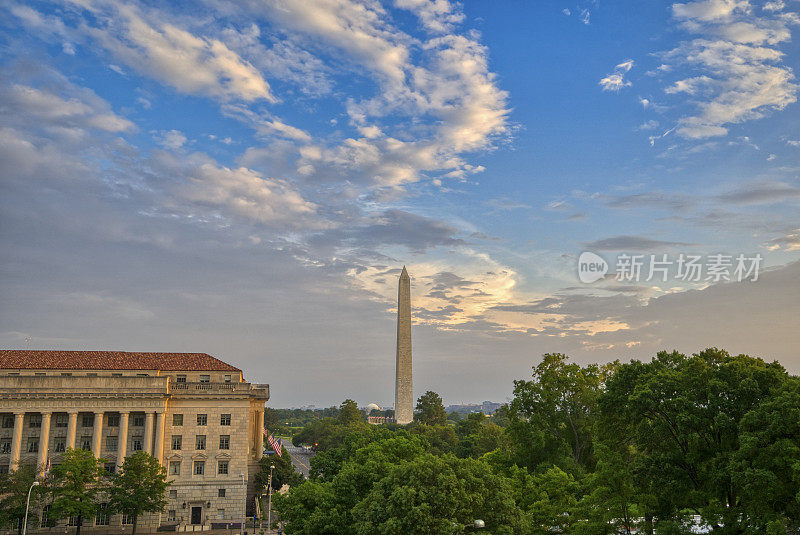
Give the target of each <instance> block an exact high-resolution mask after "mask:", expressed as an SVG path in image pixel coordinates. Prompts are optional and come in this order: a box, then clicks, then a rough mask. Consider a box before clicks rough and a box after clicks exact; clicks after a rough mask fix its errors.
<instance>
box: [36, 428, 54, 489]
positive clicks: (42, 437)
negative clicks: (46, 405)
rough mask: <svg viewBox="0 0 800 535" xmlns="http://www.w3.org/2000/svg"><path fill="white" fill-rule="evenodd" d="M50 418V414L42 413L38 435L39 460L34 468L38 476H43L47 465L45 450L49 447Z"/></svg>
mask: <svg viewBox="0 0 800 535" xmlns="http://www.w3.org/2000/svg"><path fill="white" fill-rule="evenodd" d="M50 416H51V413H49V412H43V413H42V430H41V432H40V433H39V458H38V459H37V461H36V466H37V468H38V469H39V474H41V475H43V474H44V470H45V468H46V467H45V465H46V464H47V449H48V446H49V445H50Z"/></svg>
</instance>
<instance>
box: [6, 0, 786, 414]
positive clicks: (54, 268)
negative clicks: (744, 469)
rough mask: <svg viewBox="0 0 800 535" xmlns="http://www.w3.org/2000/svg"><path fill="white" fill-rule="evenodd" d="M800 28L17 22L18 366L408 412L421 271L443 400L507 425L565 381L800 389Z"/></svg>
mask: <svg viewBox="0 0 800 535" xmlns="http://www.w3.org/2000/svg"><path fill="white" fill-rule="evenodd" d="M799 9H800V4H798V2H797V1H787V2H784V1H764V2H757V1H749V0H695V1H682V2H677V3H673V2H653V3H648V4H646V5H644V4H642V3H641V2H635V1H633V0H629V1H622V2H614V3H611V2H603V1H602V0H586V1H584V0H577V1H571V2H566V1H565V2H529V3H517V2H514V3H512V2H491V3H487V2H463V3H458V2H449V1H447V0H440V1H438V2H435V3H429V2H425V1H422V0H395V1H394V2H377V1H372V0H367V1H364V2H356V1H354V0H318V1H317V0H315V1H309V0H303V1H300V0H263V1H262V0H248V1H246V2H232V1H227V0H203V1H201V2H199V3H197V4H196V5H192V6H191V8H189V7H185V6H182V5H177V4H169V5H159V4H154V3H150V2H146V1H131V2H122V3H120V2H112V1H108V0H81V1H80V2H78V1H68V0H64V1H63V2H58V1H57V2H53V3H48V2H14V1H11V2H7V3H5V4H3V5H2V6H0V11H2V12H3V13H4V17H2V20H0V46H2V49H3V52H4V54H3V58H2V60H0V65H2V67H0V68H2V77H0V110H2V112H3V115H2V116H3V119H2V121H0V246H2V247H3V250H4V251H7V252H8V254H5V255H3V256H2V258H1V259H0V274H1V275H0V296H2V298H3V306H2V307H0V347H2V348H7V349H25V348H26V346H27V345H29V346H30V349H63V350H109V351H114V350H123V351H154V352H203V353H209V354H212V355H215V356H217V357H219V358H220V359H222V360H224V361H225V362H229V363H231V364H233V365H235V366H237V367H239V368H242V369H243V370H244V371H245V373H246V374H247V376H248V377H249V378H251V379H252V380H253V381H254V382H263V383H270V384H271V385H272V388H273V390H272V400H271V402H270V405H272V406H279V407H288V406H302V405H308V404H315V405H318V406H331V405H338V404H339V403H340V402H341V401H342V400H344V399H345V398H353V399H356V400H357V401H358V402H359V404H367V403H370V402H375V403H378V404H379V405H381V406H391V405H392V398H393V379H394V366H395V358H394V357H395V340H396V324H395V322H396V313H397V311H396V307H395V304H396V298H397V289H396V286H395V284H396V281H397V277H398V276H399V274H400V268H399V267H398V266H403V265H406V266H408V271H409V272H410V274H411V293H412V294H413V296H414V299H413V303H412V305H413V308H412V311H411V314H412V317H413V318H414V325H413V347H414V384H415V392H416V393H417V396H418V394H419V393H422V392H425V391H427V390H433V391H436V392H438V393H439V394H440V395H441V396H442V398H444V399H445V400H446V402H447V403H454V404H455V403H470V402H481V401H483V400H492V401H504V400H505V399H507V398H508V397H510V396H511V392H512V388H513V383H512V381H513V380H514V379H519V378H527V377H529V376H530V370H531V367H532V366H534V365H535V364H536V363H538V362H539V359H540V357H541V354H543V353H547V352H560V353H566V354H569V355H571V357H572V358H573V359H574V360H575V361H576V362H578V363H587V362H608V361H610V360H614V359H620V360H622V361H627V360H629V359H632V358H637V359H640V360H647V359H649V358H650V357H651V356H653V355H654V354H655V353H656V352H657V351H659V350H662V349H665V350H672V349H677V350H679V351H682V352H685V353H694V352H697V351H700V350H702V349H704V348H706V347H709V346H717V347H721V348H723V349H726V350H728V351H730V352H731V353H734V354H736V353H748V354H750V355H752V356H759V357H763V358H764V359H766V360H769V361H771V360H779V361H780V362H781V363H782V364H783V365H784V366H785V367H786V368H787V369H789V371H790V372H792V373H798V372H800V355H798V354H797V351H796V348H797V347H798V345H800V329H797V321H796V318H797V317H798V316H800V285H799V284H797V280H798V278H799V277H800V228H798V227H800V223H798V222H800V178H798V177H799V176H800V113H798V104H797V102H796V100H797V92H798V82H797V79H796V75H795V73H796V71H797V69H798V65H799V64H800V46H799V45H798V41H797V33H798V25H800V15H799V14H798V10H799ZM586 252H588V253H593V254H594V255H596V256H597V257H598V258H599V259H600V260H599V261H597V265H598V266H600V264H601V263H602V262H605V263H606V264H607V265H606V267H605V269H606V273H605V276H604V277H601V278H599V279H598V280H595V281H592V282H582V280H583V279H582V278H580V277H579V266H578V259H579V257H580V256H581V254H582V253H586ZM621 255H628V258H629V259H630V257H633V256H636V255H641V258H640V259H639V260H641V262H642V264H641V273H640V274H639V275H638V276H636V277H634V276H633V273H632V272H627V271H624V270H623V268H624V265H623V263H622V262H623V261H624V259H625V258H626V257H625V256H621ZM715 255H717V256H718V255H722V257H725V258H728V259H729V261H730V266H729V270H728V274H729V275H730V276H729V278H732V279H734V280H733V281H731V282H728V281H726V280H725V278H719V277H717V278H715V277H714V276H713V271H709V269H712V267H711V266H713V265H714V257H715ZM693 256H699V257H700V260H701V261H702V263H703V270H704V271H703V272H702V275H701V276H699V277H698V278H697V279H696V280H695V279H693V278H692V277H685V276H684V277H681V276H680V272H679V271H678V270H679V266H682V265H683V264H681V263H680V262H681V261H682V259H686V258H688V257H693ZM740 256H741V257H742V258H746V259H751V260H752V259H755V258H759V262H760V264H759V265H758V270H757V280H752V279H753V278H755V275H754V274H753V273H751V274H750V276H749V277H743V279H744V280H742V281H741V282H738V281H737V280H736V276H735V275H734V270H735V268H736V259H737V257H740ZM722 257H720V258H717V260H721V259H722ZM587 258H588V257H587ZM592 258H594V257H592ZM621 259H622V260H621ZM657 261H660V262H666V263H668V266H669V269H668V270H667V272H666V274H665V276H664V279H662V278H661V277H660V275H661V272H658V271H655V272H652V273H651V270H650V268H651V266H653V262H657ZM665 265H666V264H665ZM621 266H622V267H621ZM751 267H752V266H751ZM593 269H594V268H593ZM598 269H599V267H598ZM593 273H598V272H593ZM586 280H588V279H586ZM28 339H30V342H27V340H28ZM415 397H416V396H415Z"/></svg>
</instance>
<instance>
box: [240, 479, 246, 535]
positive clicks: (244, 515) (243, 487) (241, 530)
mask: <svg viewBox="0 0 800 535" xmlns="http://www.w3.org/2000/svg"><path fill="white" fill-rule="evenodd" d="M239 477H241V478H242V492H243V493H244V509H242V524H241V526H239V535H244V523H245V522H246V521H247V487H246V486H245V484H244V474H239Z"/></svg>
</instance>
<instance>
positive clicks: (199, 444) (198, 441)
mask: <svg viewBox="0 0 800 535" xmlns="http://www.w3.org/2000/svg"><path fill="white" fill-rule="evenodd" d="M194 449H196V450H204V449H206V436H205V435H197V436H196V437H195V439H194Z"/></svg>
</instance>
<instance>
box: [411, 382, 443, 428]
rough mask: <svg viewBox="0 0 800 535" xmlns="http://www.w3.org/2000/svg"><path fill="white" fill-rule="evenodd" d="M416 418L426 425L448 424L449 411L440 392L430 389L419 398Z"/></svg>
mask: <svg viewBox="0 0 800 535" xmlns="http://www.w3.org/2000/svg"><path fill="white" fill-rule="evenodd" d="M414 419H415V420H416V421H417V422H419V423H421V424H426V425H447V412H446V411H445V410H444V404H443V403H442V398H440V397H439V394H437V393H436V392H432V391H430V390H428V391H427V392H425V393H424V394H422V395H421V396H420V397H419V398H418V399H417V407H416V413H414Z"/></svg>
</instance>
